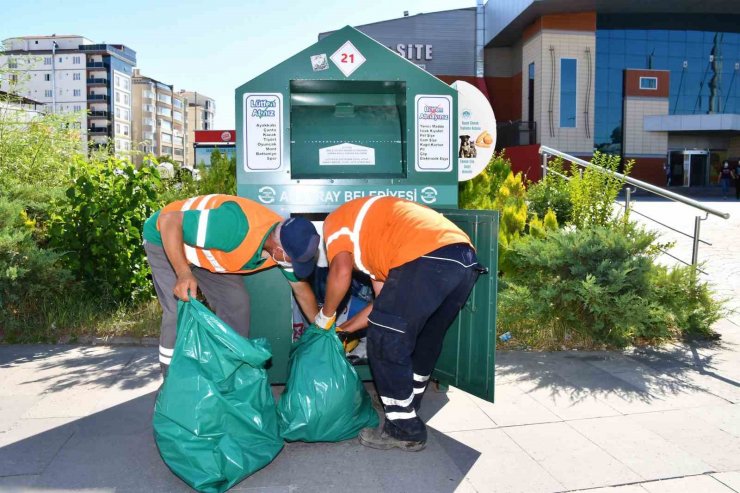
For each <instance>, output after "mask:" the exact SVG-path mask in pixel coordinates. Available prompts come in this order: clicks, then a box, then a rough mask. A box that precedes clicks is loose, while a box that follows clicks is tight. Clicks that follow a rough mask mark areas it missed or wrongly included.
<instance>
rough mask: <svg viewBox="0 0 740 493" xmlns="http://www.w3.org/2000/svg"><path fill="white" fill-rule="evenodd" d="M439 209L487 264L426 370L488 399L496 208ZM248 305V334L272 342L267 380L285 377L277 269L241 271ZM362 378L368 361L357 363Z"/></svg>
mask: <svg viewBox="0 0 740 493" xmlns="http://www.w3.org/2000/svg"><path fill="white" fill-rule="evenodd" d="M440 212H442V213H443V214H444V215H445V216H446V217H447V218H448V219H450V220H451V221H452V222H454V223H455V224H456V225H457V226H458V227H460V228H461V229H462V230H463V231H465V233H466V234H467V235H468V236H469V237H470V239H471V240H472V242H473V245H474V246H475V248H476V253H477V255H478V261H479V262H480V263H481V264H483V265H485V266H486V267H488V269H489V271H490V272H489V273H488V274H484V275H481V277H480V278H479V279H478V282H477V283H476V285H475V287H474V288H473V292H472V293H471V295H470V298H469V299H468V302H467V303H466V304H465V306H464V307H463V309H462V311H461V312H460V315H458V317H457V318H456V319H455V322H454V323H453V324H452V327H450V329H449V331H448V332H447V336H446V337H445V342H444V346H443V348H442V354H441V356H440V358H439V361H438V362H437V367H436V368H435V370H434V374H433V375H432V376H433V378H434V379H436V380H438V381H439V382H440V383H442V384H445V385H454V386H455V387H458V388H460V389H462V390H464V391H466V392H470V393H471V394H473V395H476V396H478V397H480V398H482V399H486V400H489V401H493V383H494V378H493V372H494V353H495V349H496V272H497V271H498V265H497V259H498V243H497V238H498V236H497V235H498V212H496V211H466V210H445V211H440ZM245 284H246V286H247V290H248V291H249V296H250V305H251V327H250V334H249V336H250V337H251V338H257V337H266V338H267V340H268V341H270V345H271V347H272V363H271V366H270V367H268V376H269V378H270V383H273V384H277V383H285V381H286V380H287V378H288V356H289V353H290V346H291V344H292V342H291V337H292V333H293V331H292V324H293V319H292V316H293V315H292V310H291V303H290V299H291V290H290V285H289V284H288V283H287V282H286V280H285V277H284V276H283V275H282V274H281V273H280V272H279V271H278V269H269V270H267V271H264V272H259V273H257V274H254V275H249V276H245ZM357 370H358V372H359V373H360V377H361V378H362V379H363V380H369V379H370V378H371V374H370V371H369V367H367V366H358V367H357Z"/></svg>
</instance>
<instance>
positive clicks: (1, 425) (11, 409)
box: [0, 394, 41, 433]
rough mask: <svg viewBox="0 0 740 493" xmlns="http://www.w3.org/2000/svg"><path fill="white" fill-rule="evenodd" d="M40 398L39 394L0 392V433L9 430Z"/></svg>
mask: <svg viewBox="0 0 740 493" xmlns="http://www.w3.org/2000/svg"><path fill="white" fill-rule="evenodd" d="M40 399H41V396H39V395H13V394H10V395H7V394H6V395H2V394H0V433H5V432H6V431H8V430H10V429H11V428H12V427H13V426H14V425H15V423H16V421H18V420H19V419H20V418H21V416H23V414H24V413H25V412H26V411H27V410H28V409H29V408H31V407H33V405H34V404H36V403H37V402H38V401H39V400H40Z"/></svg>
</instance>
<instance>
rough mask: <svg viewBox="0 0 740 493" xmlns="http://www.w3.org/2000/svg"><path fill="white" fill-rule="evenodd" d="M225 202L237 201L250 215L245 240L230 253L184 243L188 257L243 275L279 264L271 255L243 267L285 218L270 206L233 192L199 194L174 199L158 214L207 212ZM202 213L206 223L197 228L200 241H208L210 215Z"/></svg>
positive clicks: (198, 263) (215, 269)
mask: <svg viewBox="0 0 740 493" xmlns="http://www.w3.org/2000/svg"><path fill="white" fill-rule="evenodd" d="M224 202H236V203H237V204H238V205H239V207H240V208H241V210H242V211H243V212H244V215H245V216H246V217H247V224H248V225H249V231H248V233H247V235H246V236H245V237H244V240H243V241H242V242H241V243H240V244H239V246H238V247H236V248H235V249H234V250H232V251H230V252H225V251H223V250H217V249H207V248H201V247H198V246H190V245H187V244H185V245H184V247H185V257H186V258H187V259H188V262H190V263H191V264H193V265H196V266H198V267H202V268H204V269H208V270H209V271H211V272H225V273H232V274H237V273H238V274H242V273H247V272H257V271H260V270H263V269H269V268H270V267H273V266H275V265H277V264H276V262H275V261H274V260H272V258H271V257H268V258H267V259H266V260H265V262H264V263H263V264H262V265H260V266H259V267H258V268H256V269H252V270H241V269H242V267H243V266H244V265H245V264H246V263H247V262H249V260H250V259H251V258H252V257H254V254H255V253H256V252H257V249H258V248H259V247H260V245H261V244H262V240H263V239H264V238H265V235H266V234H267V232H268V231H270V228H272V227H273V226H275V224H277V223H279V222H280V221H282V220H283V218H282V217H281V216H280V215H279V214H277V213H275V212H273V211H271V210H270V209H268V208H267V207H265V206H263V205H260V204H258V203H257V202H254V201H252V200H249V199H245V198H242V197H235V196H233V195H222V194H214V195H200V196H198V197H192V198H189V199H187V200H178V201H177V202H172V203H171V204H168V205H167V206H165V207H164V208H163V209H162V212H161V213H160V216H159V217H162V213H165V212H172V211H182V212H185V211H204V212H205V214H207V213H208V211H209V210H211V209H216V208H218V207H219V206H220V205H221V204H223V203H224ZM202 214H203V213H201V220H202V222H201V223H200V224H202V225H203V227H202V228H201V227H200V225H199V227H198V238H199V239H202V241H199V243H201V244H202V243H203V242H205V236H206V225H207V216H206V217H203V215H202ZM157 230H159V220H157Z"/></svg>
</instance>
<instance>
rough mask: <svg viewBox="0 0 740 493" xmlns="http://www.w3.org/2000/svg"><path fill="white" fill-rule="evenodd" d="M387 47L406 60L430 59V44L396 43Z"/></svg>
mask: <svg viewBox="0 0 740 493" xmlns="http://www.w3.org/2000/svg"><path fill="white" fill-rule="evenodd" d="M389 48H390V49H391V50H393V51H395V52H396V53H398V54H399V55H400V56H402V57H404V58H405V59H407V60H414V61H422V60H431V59H432V45H430V44H404V43H398V44H397V45H395V46H389Z"/></svg>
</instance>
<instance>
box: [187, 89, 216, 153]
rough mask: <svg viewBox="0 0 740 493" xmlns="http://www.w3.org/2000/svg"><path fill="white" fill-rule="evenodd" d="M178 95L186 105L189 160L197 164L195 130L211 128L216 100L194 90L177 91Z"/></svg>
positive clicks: (212, 127) (212, 126)
mask: <svg viewBox="0 0 740 493" xmlns="http://www.w3.org/2000/svg"><path fill="white" fill-rule="evenodd" d="M179 95H180V97H182V98H183V100H184V101H185V103H186V106H187V130H188V131H187V134H186V136H185V144H186V149H187V152H186V153H187V155H188V160H189V162H192V163H193V165H197V161H196V157H195V143H196V138H195V132H196V131H200V130H213V129H214V125H213V121H214V117H215V115H216V102H215V101H214V100H213V98H210V97H208V96H206V95H205V94H203V93H200V92H196V91H185V90H181V91H180V92H179Z"/></svg>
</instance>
